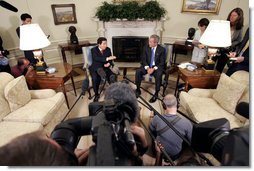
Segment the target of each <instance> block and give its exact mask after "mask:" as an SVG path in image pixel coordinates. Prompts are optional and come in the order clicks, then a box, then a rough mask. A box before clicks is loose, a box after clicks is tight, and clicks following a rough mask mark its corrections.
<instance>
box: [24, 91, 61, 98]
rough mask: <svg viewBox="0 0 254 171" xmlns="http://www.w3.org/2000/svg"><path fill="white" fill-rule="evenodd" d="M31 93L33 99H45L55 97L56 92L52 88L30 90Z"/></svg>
mask: <svg viewBox="0 0 254 171" xmlns="http://www.w3.org/2000/svg"><path fill="white" fill-rule="evenodd" d="M29 92H30V94H31V99H45V98H49V97H53V96H54V95H55V94H56V92H55V90H52V89H42V90H29Z"/></svg>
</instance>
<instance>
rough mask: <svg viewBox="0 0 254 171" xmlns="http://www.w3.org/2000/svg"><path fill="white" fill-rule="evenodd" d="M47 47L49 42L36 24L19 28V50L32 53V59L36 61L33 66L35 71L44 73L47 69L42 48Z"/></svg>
mask: <svg viewBox="0 0 254 171" xmlns="http://www.w3.org/2000/svg"><path fill="white" fill-rule="evenodd" d="M48 45H50V41H49V40H48V38H47V36H46V35H45V34H44V33H43V31H42V30H41V28H40V26H39V25H38V24H26V25H22V26H20V49H21V50H32V51H33V54H34V58H35V59H37V60H38V62H37V63H36V66H35V69H36V71H45V69H46V68H47V65H46V63H45V62H44V60H43V52H42V48H44V47H47V46H48Z"/></svg>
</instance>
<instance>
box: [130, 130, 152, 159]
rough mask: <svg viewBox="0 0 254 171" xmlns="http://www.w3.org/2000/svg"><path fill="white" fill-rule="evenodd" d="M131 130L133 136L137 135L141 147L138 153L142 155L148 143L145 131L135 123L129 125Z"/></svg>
mask: <svg viewBox="0 0 254 171" xmlns="http://www.w3.org/2000/svg"><path fill="white" fill-rule="evenodd" d="M131 132H132V133H133V135H134V136H136V137H138V139H139V141H140V145H141V148H142V149H140V150H138V151H139V154H140V155H143V154H144V153H145V152H146V150H147V148H148V143H147V140H146V137H145V131H144V129H143V128H141V127H139V126H137V125H131Z"/></svg>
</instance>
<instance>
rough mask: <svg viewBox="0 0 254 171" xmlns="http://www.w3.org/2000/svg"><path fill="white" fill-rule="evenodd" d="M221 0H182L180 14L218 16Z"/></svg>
mask: <svg viewBox="0 0 254 171" xmlns="http://www.w3.org/2000/svg"><path fill="white" fill-rule="evenodd" d="M220 5H221V0H183V6H182V12H191V13H199V14H218V13H219V9H220Z"/></svg>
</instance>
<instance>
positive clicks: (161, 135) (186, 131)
mask: <svg viewBox="0 0 254 171" xmlns="http://www.w3.org/2000/svg"><path fill="white" fill-rule="evenodd" d="M163 103H164V104H165V108H166V109H165V114H164V115H163V117H164V118H165V119H167V120H168V121H169V122H170V123H171V125H172V126H174V128H175V129H177V130H178V131H179V132H180V133H181V135H182V136H184V137H185V138H187V139H188V140H189V142H191V135H192V127H193V126H192V124H191V122H190V121H189V120H187V119H186V118H183V117H180V116H178V115H177V100H176V97H175V96H174V95H171V94H168V95H166V96H165V97H164V99H163ZM150 130H151V131H152V133H153V134H154V135H155V137H156V139H157V140H158V141H159V142H160V143H161V144H162V145H163V146H164V148H165V150H166V152H167V153H168V154H169V155H170V157H171V158H172V160H176V159H177V158H178V157H179V156H180V152H181V151H182V143H183V140H182V139H181V138H180V137H179V136H178V135H177V134H176V133H175V132H174V131H173V130H172V129H171V128H170V127H169V126H168V125H167V124H166V123H164V122H163V121H162V120H161V119H160V118H159V117H158V116H157V115H156V116H154V117H153V119H152V120H151V123H150Z"/></svg>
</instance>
